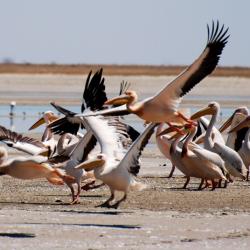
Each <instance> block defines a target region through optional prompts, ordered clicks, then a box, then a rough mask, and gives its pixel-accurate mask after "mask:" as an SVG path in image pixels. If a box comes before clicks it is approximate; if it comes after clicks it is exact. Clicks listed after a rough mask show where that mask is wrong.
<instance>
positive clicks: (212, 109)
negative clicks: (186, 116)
mask: <svg viewBox="0 0 250 250" xmlns="http://www.w3.org/2000/svg"><path fill="white" fill-rule="evenodd" d="M219 109H220V105H219V103H217V102H210V103H209V104H208V106H207V107H205V108H203V109H201V110H199V111H198V112H196V113H194V114H193V115H192V116H191V117H190V119H191V120H195V119H198V118H199V117H201V116H204V115H214V114H216V113H217V112H218V110H219Z"/></svg>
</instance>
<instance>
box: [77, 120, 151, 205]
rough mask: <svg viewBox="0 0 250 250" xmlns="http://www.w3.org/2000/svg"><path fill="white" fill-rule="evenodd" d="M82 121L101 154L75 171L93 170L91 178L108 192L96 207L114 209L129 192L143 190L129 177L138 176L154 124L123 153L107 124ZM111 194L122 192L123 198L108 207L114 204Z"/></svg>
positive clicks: (114, 133) (113, 197) (119, 143)
mask: <svg viewBox="0 0 250 250" xmlns="http://www.w3.org/2000/svg"><path fill="white" fill-rule="evenodd" d="M83 119H84V121H85V123H86V124H87V125H88V126H89V128H90V129H91V130H92V132H93V133H94V135H95V137H96V138H97V140H98V142H99V143H100V145H101V153H100V154H97V155H96V157H95V158H93V159H91V160H87V161H85V162H83V163H81V164H80V165H79V166H77V167H76V168H83V169H85V170H86V171H90V170H94V175H95V178H97V179H99V180H101V181H102V182H103V183H105V184H106V185H108V186H109V188H110V192H111V196H110V197H109V198H108V199H107V200H106V201H105V202H104V203H103V204H101V205H100V206H102V207H109V208H110V207H113V208H117V207H118V206H119V204H120V203H121V202H122V201H124V200H126V197H127V193H128V191H129V189H135V190H141V189H143V188H144V185H143V184H142V183H139V182H137V181H136V180H135V179H134V177H133V175H136V174H137V173H138V172H139V169H140V164H139V161H138V158H139V156H140V154H141V151H142V150H143V148H144V147H145V145H146V144H147V142H148V140H149V138H150V136H151V135H152V133H153V132H154V128H155V126H156V124H154V123H151V124H149V125H148V126H147V127H146V129H145V130H144V131H143V132H142V133H141V134H140V135H139V137H137V139H136V140H135V141H134V142H133V144H132V145H131V146H130V148H129V149H128V151H127V152H126V153H125V152H124V148H123V147H122V145H121V142H120V140H119V137H118V135H117V133H116V132H115V130H114V127H112V126H110V125H108V121H107V120H105V119H102V118H100V117H86V118H83ZM115 191H122V192H124V196H123V197H122V198H121V199H120V200H118V201H116V202H115V203H114V204H111V203H112V202H114V201H115Z"/></svg>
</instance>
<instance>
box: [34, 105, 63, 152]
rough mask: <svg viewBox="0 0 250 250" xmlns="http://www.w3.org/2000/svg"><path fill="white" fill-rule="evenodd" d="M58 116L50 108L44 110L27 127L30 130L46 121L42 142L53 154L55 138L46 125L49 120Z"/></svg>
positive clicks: (51, 120) (53, 119)
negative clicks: (37, 118)
mask: <svg viewBox="0 0 250 250" xmlns="http://www.w3.org/2000/svg"><path fill="white" fill-rule="evenodd" d="M58 118H59V116H57V115H56V114H55V113H54V112H52V111H50V110H49V111H46V112H44V114H43V116H42V117H41V118H40V119H39V120H38V121H36V122H35V123H34V124H33V125H32V126H31V127H30V128H29V130H32V129H35V128H37V127H39V126H40V125H42V124H44V123H46V128H45V130H44V133H43V135H42V143H43V144H44V145H45V146H47V147H48V148H49V150H50V153H51V155H52V154H54V153H55V151H56V146H57V140H56V139H55V138H54V136H53V134H52V132H51V129H50V128H49V127H48V125H49V124H50V123H51V122H53V121H55V120H57V119H58Z"/></svg>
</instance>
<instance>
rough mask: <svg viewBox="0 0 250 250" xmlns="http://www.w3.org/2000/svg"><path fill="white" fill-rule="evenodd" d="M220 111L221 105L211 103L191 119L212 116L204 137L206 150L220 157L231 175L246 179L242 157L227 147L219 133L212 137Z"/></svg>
mask: <svg viewBox="0 0 250 250" xmlns="http://www.w3.org/2000/svg"><path fill="white" fill-rule="evenodd" d="M219 111H220V105H219V103H217V102H211V103H209V104H208V106H207V107H205V108H203V109H201V110H200V111H198V112H196V113H195V114H193V115H192V116H191V119H197V118H199V117H201V116H204V115H212V118H211V120H210V123H209V125H208V128H207V131H206V134H205V137H204V148H205V149H207V150H210V151H212V152H214V153H217V154H218V155H220V157H221V158H222V159H223V161H224V162H225V167H226V169H227V170H228V172H229V174H230V175H232V176H235V177H240V178H241V179H245V173H246V167H245V165H244V163H243V161H242V159H241V157H240V155H239V154H238V153H237V152H236V151H235V150H233V149H231V148H230V147H228V146H226V145H225V142H224V140H223V138H222V136H221V135H220V136H218V135H219V133H217V134H213V135H217V136H212V132H213V128H214V125H215V123H216V120H217V117H218V114H219ZM214 130H215V129H214ZM218 137H219V140H218Z"/></svg>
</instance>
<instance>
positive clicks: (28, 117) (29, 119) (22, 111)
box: [0, 105, 234, 133]
mask: <svg viewBox="0 0 250 250" xmlns="http://www.w3.org/2000/svg"><path fill="white" fill-rule="evenodd" d="M64 107H65V108H66V109H69V110H71V111H74V112H80V106H79V105H68V106H64ZM48 110H51V111H53V112H55V113H56V114H57V113H58V112H57V111H56V110H55V109H54V108H53V107H52V106H51V105H17V106H16V107H15V108H14V110H13V112H14V116H13V117H11V116H10V115H9V114H10V106H9V105H0V119H1V122H0V125H2V126H4V127H6V128H8V129H11V130H13V131H16V132H19V133H27V131H28V129H29V127H31V125H33V124H34V123H35V122H36V121H37V120H38V119H39V118H40V117H41V116H42V114H43V112H45V111H48ZM197 110H198V108H196V107H193V108H187V109H186V108H185V111H186V112H187V113H189V114H192V113H194V112H196V111H197ZM233 111H234V109H233V108H222V109H221V113H220V117H219V120H218V122H219V123H220V122H221V121H223V120H224V119H226V118H228V117H229V116H230V115H231V114H232V113H233ZM58 115H60V113H58ZM125 120H126V121H127V122H128V123H129V124H130V125H132V126H133V127H135V129H137V130H139V131H142V130H143V122H142V120H140V119H139V118H137V117H136V116H134V115H130V116H126V118H125ZM43 130H44V127H43V126H41V127H39V128H37V129H36V130H34V132H37V133H41V132H42V131H43Z"/></svg>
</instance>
